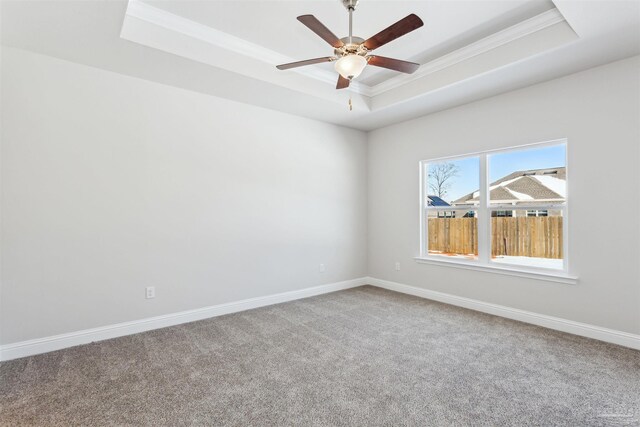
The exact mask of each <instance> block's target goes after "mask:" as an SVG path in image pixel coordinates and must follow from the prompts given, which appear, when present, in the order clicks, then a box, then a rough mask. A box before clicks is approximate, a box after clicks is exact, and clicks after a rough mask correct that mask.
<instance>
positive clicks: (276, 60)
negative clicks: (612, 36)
mask: <svg viewBox="0 0 640 427" xmlns="http://www.w3.org/2000/svg"><path fill="white" fill-rule="evenodd" d="M126 15H127V16H130V17H133V18H137V19H140V20H143V21H145V22H148V23H151V24H154V25H157V26H159V27H162V28H165V29H167V30H169V31H173V32H176V33H179V34H182V35H185V36H187V37H191V38H194V39H197V40H200V41H203V42H206V43H209V44H211V45H214V46H216V47H218V48H221V49H225V50H228V51H231V52H234V53H237V54H239V55H243V56H245V57H248V58H251V59H254V60H257V61H261V62H264V63H267V64H270V65H274V66H275V65H276V64H282V63H287V62H293V61H295V59H294V58H290V57H288V56H286V55H283V54H281V53H278V52H276V51H273V50H270V49H268V48H265V47H263V46H260V45H258V44H255V43H252V42H249V41H247V40H244V39H241V38H239V37H236V36H233V35H231V34H228V33H225V32H223V31H219V30H216V29H215V28H212V27H209V26H206V25H203V24H200V23H198V22H195V21H192V20H190V19H187V18H184V17H181V16H178V15H175V14H173V13H170V12H167V11H165V10H162V9H159V8H156V7H153V6H151V5H149V4H147V3H143V2H141V1H140V0H129V2H128V6H127V11H126ZM561 22H566V20H565V18H564V16H563V15H562V14H561V13H560V11H558V9H556V8H553V9H550V10H548V11H546V12H543V13H541V14H539V15H536V16H534V17H532V18H530V19H527V20H525V21H522V22H519V23H518V24H516V25H513V26H511V27H509V28H506V29H504V30H501V31H498V32H496V33H494V34H491V35H490V36H487V37H485V38H483V39H481V40H478V41H476V42H474V43H471V44H469V45H467V46H465V47H462V48H460V49H458V50H455V51H453V52H450V53H448V54H446V55H444V56H441V57H439V58H437V59H434V60H432V61H430V62H427V63H425V64H423V65H421V67H420V68H419V69H418V71H416V72H415V73H413V74H410V75H406V74H399V75H397V76H395V77H392V78H390V79H388V80H385V81H383V82H381V83H378V84H377V85H375V86H368V85H366V84H364V83H362V82H353V83H351V85H350V86H349V88H348V89H347V90H348V91H351V92H353V93H357V94H360V95H363V96H367V97H375V96H377V95H380V94H382V93H385V92H388V91H391V90H393V89H396V88H398V87H401V86H404V85H406V84H408V83H411V82H413V81H416V80H419V79H422V78H425V77H427V76H429V75H430V74H433V73H436V72H438V71H442V70H444V69H446V68H448V67H452V66H454V65H456V64H459V63H461V62H463V61H466V60H469V59H471V58H474V57H476V56H479V55H482V54H485V53H487V52H489V51H491V50H493V49H496V48H499V47H500V46H504V45H506V44H508V43H511V42H513V41H516V40H518V39H521V38H523V37H526V36H528V35H530V34H533V33H536V32H538V31H542V30H544V29H546V28H549V27H551V26H553V25H556V24H558V23H561ZM290 71H292V72H295V73H298V74H301V75H303V76H306V77H309V78H313V79H315V80H318V81H321V82H324V83H327V84H330V85H331V86H334V85H335V80H336V75H335V73H332V72H328V71H325V70H321V69H318V68H314V67H303V68H296V69H292V70H290Z"/></svg>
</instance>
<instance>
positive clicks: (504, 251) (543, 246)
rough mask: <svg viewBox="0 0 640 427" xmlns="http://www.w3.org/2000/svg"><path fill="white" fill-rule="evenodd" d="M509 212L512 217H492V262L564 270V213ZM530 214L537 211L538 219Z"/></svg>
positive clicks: (519, 210) (548, 211) (545, 211)
mask: <svg viewBox="0 0 640 427" xmlns="http://www.w3.org/2000/svg"><path fill="white" fill-rule="evenodd" d="M496 212H501V211H496ZM502 212H505V211H502ZM507 212H508V213H509V215H505V216H493V215H492V216H491V260H492V261H493V262H496V263H502V264H515V265H522V266H528V267H542V268H553V269H559V270H561V269H562V268H563V261H562V259H563V253H562V227H563V217H562V210H553V209H549V210H544V211H541V210H537V211H531V210H529V211H527V210H525V209H517V210H513V211H507ZM531 212H538V216H535V215H533V216H531V215H530V214H531ZM541 212H544V215H541V214H540V213H541ZM492 214H493V212H492Z"/></svg>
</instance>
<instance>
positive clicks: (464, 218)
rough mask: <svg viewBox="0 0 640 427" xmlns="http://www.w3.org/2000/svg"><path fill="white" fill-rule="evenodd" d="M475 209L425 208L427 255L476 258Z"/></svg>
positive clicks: (476, 232) (476, 222)
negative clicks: (427, 236)
mask: <svg viewBox="0 0 640 427" xmlns="http://www.w3.org/2000/svg"><path fill="white" fill-rule="evenodd" d="M477 217H478V215H477V211H469V210H459V211H453V210H451V211H449V210H447V211H442V210H437V211H436V210H429V209H427V228H428V232H427V233H428V235H429V239H428V242H427V250H428V252H429V255H437V256H442V257H449V258H463V259H478V218H477Z"/></svg>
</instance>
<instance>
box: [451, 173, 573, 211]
mask: <svg viewBox="0 0 640 427" xmlns="http://www.w3.org/2000/svg"><path fill="white" fill-rule="evenodd" d="M535 176H541V177H542V176H545V177H552V178H555V179H558V180H561V181H566V176H567V173H566V168H564V167H561V168H547V169H531V170H524V171H517V172H513V173H511V174H509V175H507V176H505V177H503V178H500V179H499V180H497V181H495V182H492V183H491V185H490V188H491V190H490V198H491V200H504V201H508V202H511V201H514V202H515V201H518V202H531V201H535V200H554V201H555V200H557V201H563V200H564V196H563V195H561V194H558V192H556V191H554V190H553V189H551V188H550V187H548V186H547V185H545V184H544V179H543V178H541V179H537V178H534V177H535ZM541 180H542V182H541ZM553 181H554V182H558V181H555V180H553ZM556 190H557V191H562V189H560V190H558V189H557V188H556ZM474 193H478V191H477V190H476V191H474V192H473V193H469V194H467V195H465V196H463V197H460V198H459V199H457V200H455V201H453V202H452V203H451V204H452V205H465V204H474V203H477V202H478V201H479V195H476V196H475V197H474Z"/></svg>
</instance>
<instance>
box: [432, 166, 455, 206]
mask: <svg viewBox="0 0 640 427" xmlns="http://www.w3.org/2000/svg"><path fill="white" fill-rule="evenodd" d="M458 172H460V168H459V167H458V165H456V164H455V163H451V162H442V163H436V164H434V165H430V166H429V190H431V192H432V193H433V195H434V196H438V197H440V198H441V199H442V198H444V197H445V196H446V195H447V191H448V190H449V189H450V188H451V184H452V182H451V181H452V179H453V178H455V177H456V176H458Z"/></svg>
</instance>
